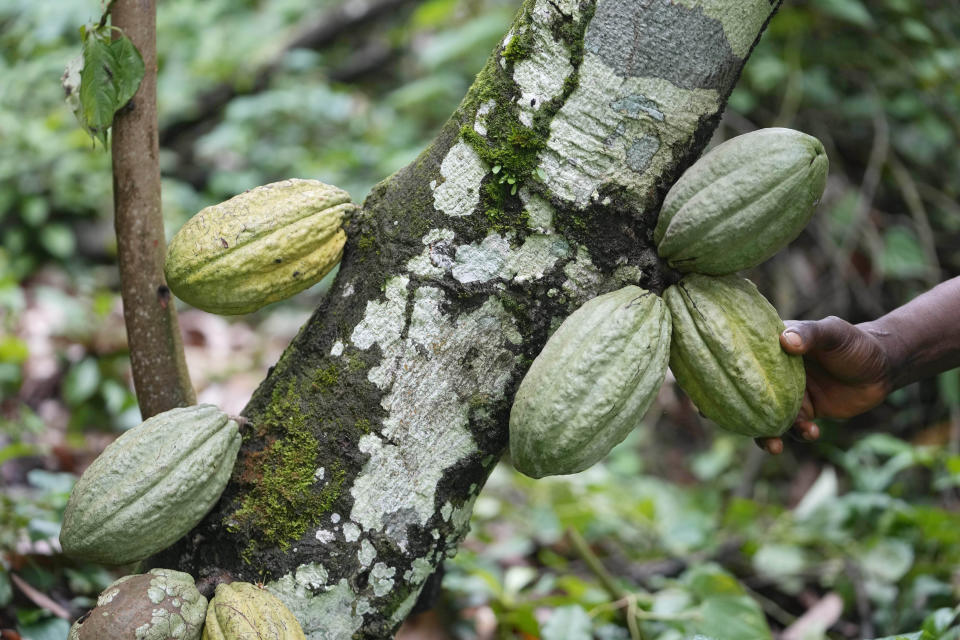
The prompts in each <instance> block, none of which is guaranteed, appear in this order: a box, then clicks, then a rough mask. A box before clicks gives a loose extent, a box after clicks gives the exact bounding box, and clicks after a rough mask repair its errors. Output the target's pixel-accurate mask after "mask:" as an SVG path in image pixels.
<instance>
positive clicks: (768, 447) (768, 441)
mask: <svg viewBox="0 0 960 640" xmlns="http://www.w3.org/2000/svg"><path fill="white" fill-rule="evenodd" d="M754 442H756V443H757V446H758V447H760V448H761V449H763V450H764V451H766V452H767V453H769V454H770V455H772V456H777V455H780V454H781V453H783V440H781V439H780V438H756V439H755V440H754Z"/></svg>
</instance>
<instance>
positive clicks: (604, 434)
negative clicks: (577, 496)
mask: <svg viewBox="0 0 960 640" xmlns="http://www.w3.org/2000/svg"><path fill="white" fill-rule="evenodd" d="M669 353H670V313H669V311H668V310H667V307H666V305H665V304H664V303H663V300H661V299H660V297H659V296H657V295H655V294H653V293H651V292H649V291H646V290H644V289H641V288H640V287H636V286H628V287H624V288H623V289H620V290H618V291H614V292H613V293H608V294H606V295H602V296H600V297H597V298H594V299H593V300H590V301H589V302H587V303H586V304H584V305H583V306H582V307H580V308H579V309H577V310H576V311H574V312H573V313H572V314H571V315H570V317H568V318H567V319H566V320H565V321H564V322H563V324H561V325H560V327H559V328H558V329H557V330H556V331H555V332H554V334H553V335H552V336H550V339H549V340H548V341H547V343H546V345H544V347H543V350H542V351H541V352H540V354H539V355H538V356H537V357H536V359H535V360H534V361H533V364H532V365H530V370H529V371H527V375H526V376H524V378H523V381H522V382H521V383H520V388H519V389H518V390H517V395H516V397H515V398H514V400H513V408H512V409H511V410H510V455H511V457H512V459H513V464H514V466H515V467H516V468H517V469H518V470H520V471H521V472H523V473H525V474H527V475H528V476H531V477H534V478H542V477H543V476H548V475H558V474H565V473H576V472H578V471H583V470H584V469H586V468H587V467H589V466H591V465H593V464H594V463H596V462H598V461H599V460H600V459H601V458H603V457H604V456H605V455H607V453H609V451H610V449H612V448H613V447H614V446H615V445H617V444H618V443H620V442H621V441H622V440H623V439H624V438H625V437H627V434H628V433H629V432H630V430H631V429H633V428H634V427H636V426H637V425H638V424H639V423H640V419H641V418H642V417H643V414H644V413H645V412H646V411H647V409H648V408H649V407H650V403H652V402H653V399H654V397H656V395H657V390H658V389H659V388H660V384H661V383H662V382H663V377H664V375H665V374H666V372H667V360H668V358H669Z"/></svg>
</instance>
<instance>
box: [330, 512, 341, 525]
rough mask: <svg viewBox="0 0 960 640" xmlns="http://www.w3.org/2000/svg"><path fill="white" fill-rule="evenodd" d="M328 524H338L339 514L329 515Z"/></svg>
mask: <svg viewBox="0 0 960 640" xmlns="http://www.w3.org/2000/svg"><path fill="white" fill-rule="evenodd" d="M330 522H332V523H333V524H337V523H338V522H340V514H339V513H331V514H330Z"/></svg>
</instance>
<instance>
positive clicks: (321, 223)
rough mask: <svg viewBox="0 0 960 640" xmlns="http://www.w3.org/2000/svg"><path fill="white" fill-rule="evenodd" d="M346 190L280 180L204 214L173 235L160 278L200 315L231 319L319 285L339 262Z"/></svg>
mask: <svg viewBox="0 0 960 640" xmlns="http://www.w3.org/2000/svg"><path fill="white" fill-rule="evenodd" d="M355 209H356V206H354V205H353V204H351V202H350V195H349V194H348V193H347V192H346V191H344V190H343V189H338V188H337V187H333V186H330V185H328V184H324V183H322V182H317V181H316V180H284V181H283V182H274V183H272V184H266V185H263V186H261V187H257V188H256V189H251V190H250V191H247V192H245V193H241V194H240V195H238V196H235V197H233V198H230V199H229V200H227V201H226V202H221V203H220V204H217V205H213V206H212V207H207V208H206V209H203V210H202V211H200V212H199V213H197V214H196V215H195V216H193V217H192V218H190V220H188V221H187V223H186V224H185V225H183V227H182V228H181V229H180V231H178V232H177V234H176V235H175V236H174V237H173V240H171V242H170V246H169V247H168V248H167V259H166V264H165V266H164V271H165V272H166V276H167V284H168V285H169V287H170V290H171V291H173V293H174V294H176V296H177V297H178V298H180V299H181V300H183V301H185V302H188V303H190V304H192V305H193V306H195V307H197V308H198V309H203V310H204V311H209V312H211V313H218V314H221V315H234V314H240V313H250V312H251V311H256V310H257V309H259V308H260V307H263V306H265V305H268V304H270V303H271V302H277V301H278V300H283V299H285V298H289V297H290V296H292V295H294V294H296V293H299V292H300V291H303V290H304V289H306V288H307V287H310V286H312V285H314V284H316V283H317V282H319V281H320V279H321V278H323V276H325V275H327V273H329V272H330V270H331V269H333V268H334V267H335V266H336V265H337V263H339V262H340V257H341V256H342V255H343V245H344V243H345V242H346V234H345V233H344V232H343V230H342V229H341V225H342V223H343V220H344V217H346V216H349V215H350V214H352V212H353V211H354V210H355Z"/></svg>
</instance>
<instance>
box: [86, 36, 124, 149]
mask: <svg viewBox="0 0 960 640" xmlns="http://www.w3.org/2000/svg"><path fill="white" fill-rule="evenodd" d="M114 67H115V60H114V57H113V49H112V48H111V46H110V41H109V40H108V39H107V38H106V37H104V36H103V35H102V34H99V33H97V32H88V33H87V35H86V38H84V41H83V71H81V72H80V108H81V110H82V113H83V120H84V125H85V126H86V128H87V131H89V132H90V134H91V135H93V136H94V137H96V138H98V139H99V140H100V141H101V142H102V143H103V144H104V146H106V144H107V129H109V128H110V125H111V124H113V114H114V113H115V112H116V110H117V107H118V106H119V105H118V104H117V87H116V85H115V84H114V74H115V69H114Z"/></svg>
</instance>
